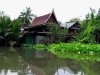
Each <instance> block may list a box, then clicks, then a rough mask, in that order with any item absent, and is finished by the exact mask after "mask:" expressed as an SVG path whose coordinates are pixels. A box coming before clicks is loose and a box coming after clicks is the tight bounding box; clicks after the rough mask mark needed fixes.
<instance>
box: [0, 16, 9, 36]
mask: <svg viewBox="0 0 100 75" xmlns="http://www.w3.org/2000/svg"><path fill="white" fill-rule="evenodd" d="M10 24H11V19H10V17H8V16H6V15H4V16H0V35H2V36H4V37H6V35H7V33H8V32H9V30H10Z"/></svg>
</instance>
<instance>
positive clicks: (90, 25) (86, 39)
mask: <svg viewBox="0 0 100 75" xmlns="http://www.w3.org/2000/svg"><path fill="white" fill-rule="evenodd" d="M90 10H91V13H90V14H88V15H86V20H84V21H83V25H82V28H81V32H80V35H79V36H78V39H79V42H83V43H99V42H100V40H99V39H100V36H99V33H100V30H99V29H100V14H99V11H98V14H95V10H94V9H91V8H90Z"/></svg>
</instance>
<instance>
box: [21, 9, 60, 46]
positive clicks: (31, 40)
mask: <svg viewBox="0 0 100 75" xmlns="http://www.w3.org/2000/svg"><path fill="white" fill-rule="evenodd" d="M50 23H54V24H58V21H57V19H56V16H55V13H54V11H52V12H51V13H49V14H46V15H43V16H39V17H36V18H35V19H34V20H33V22H32V24H31V25H28V26H26V27H24V29H23V31H22V32H21V33H22V34H21V36H20V37H21V38H20V43H24V44H38V43H39V44H40V43H45V44H46V43H48V40H49V38H50V36H49V35H50V33H49V32H48V29H47V28H46V27H47V26H48V25H49V24H50ZM48 36H49V37H48ZM49 42H50V41H49Z"/></svg>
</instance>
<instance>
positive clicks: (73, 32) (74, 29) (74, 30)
mask: <svg viewBox="0 0 100 75" xmlns="http://www.w3.org/2000/svg"><path fill="white" fill-rule="evenodd" d="M61 26H62V27H64V28H67V29H68V32H67V35H66V38H65V41H67V42H68V41H72V40H73V39H74V38H75V37H76V36H77V35H78V33H79V29H80V26H81V25H80V23H79V22H78V21H76V22H67V23H65V24H63V25H61Z"/></svg>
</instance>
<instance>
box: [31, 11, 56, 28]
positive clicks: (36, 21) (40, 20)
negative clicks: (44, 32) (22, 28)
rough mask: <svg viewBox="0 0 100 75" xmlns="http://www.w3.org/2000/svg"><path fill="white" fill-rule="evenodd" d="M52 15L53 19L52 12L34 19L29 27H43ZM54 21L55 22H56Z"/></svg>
mask: <svg viewBox="0 0 100 75" xmlns="http://www.w3.org/2000/svg"><path fill="white" fill-rule="evenodd" d="M52 14H53V15H54V17H55V13H54V11H52V12H51V13H49V14H46V15H43V16H39V17H36V18H35V19H34V20H33V22H32V25H31V26H32V27H33V26H40V25H44V24H45V23H47V22H48V20H49V19H50V17H51V15H52ZM55 19H56V17H55ZM56 21H57V20H56ZM31 26H30V27H31Z"/></svg>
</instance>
